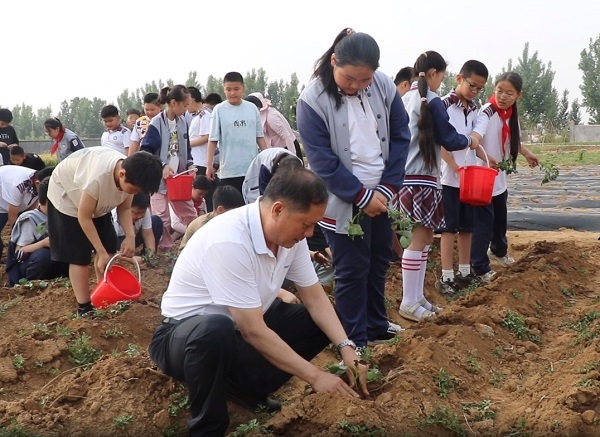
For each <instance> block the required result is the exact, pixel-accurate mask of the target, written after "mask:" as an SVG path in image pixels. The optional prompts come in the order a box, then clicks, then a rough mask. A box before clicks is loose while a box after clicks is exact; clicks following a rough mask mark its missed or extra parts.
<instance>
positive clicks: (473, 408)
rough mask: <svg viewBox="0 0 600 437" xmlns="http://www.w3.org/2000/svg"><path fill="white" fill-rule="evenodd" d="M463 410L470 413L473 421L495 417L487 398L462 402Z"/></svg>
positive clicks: (490, 402)
mask: <svg viewBox="0 0 600 437" xmlns="http://www.w3.org/2000/svg"><path fill="white" fill-rule="evenodd" d="M463 412H464V413H471V417H472V418H473V420H474V421H475V422H480V421H482V420H490V419H491V420H494V419H495V418H496V412H495V411H494V410H493V409H492V401H490V400H489V399H486V400H483V401H481V402H463Z"/></svg>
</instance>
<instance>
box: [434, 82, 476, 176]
mask: <svg viewBox="0 0 600 437" xmlns="http://www.w3.org/2000/svg"><path fill="white" fill-rule="evenodd" d="M442 102H443V103H444V106H446V111H447V112H448V118H449V121H450V124H451V125H452V126H454V129H456V132H458V133H459V134H463V135H469V134H470V133H471V132H472V131H473V130H475V129H476V128H477V127H476V124H477V120H478V118H477V116H478V112H477V107H476V106H475V104H471V105H469V107H468V108H465V107H464V106H463V104H462V102H461V100H460V98H459V97H458V95H457V94H456V93H455V91H454V90H452V91H451V92H450V93H448V94H446V95H445V96H444V97H442ZM442 145H443V144H442ZM450 153H451V154H452V157H453V158H454V161H455V162H456V164H457V165H458V166H459V167H462V166H464V165H475V164H477V159H476V157H475V156H476V155H475V153H474V152H472V151H471V149H469V148H468V147H467V148H466V149H463V150H455V151H452V152H450ZM467 153H468V155H467ZM440 170H441V178H440V182H441V184H442V185H447V186H450V187H455V188H458V187H459V186H460V176H459V174H458V173H457V172H456V171H454V169H452V168H450V166H449V165H448V164H446V161H444V160H443V159H442V164H441V166H440Z"/></svg>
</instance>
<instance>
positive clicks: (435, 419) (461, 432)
mask: <svg viewBox="0 0 600 437" xmlns="http://www.w3.org/2000/svg"><path fill="white" fill-rule="evenodd" d="M422 425H424V426H434V425H437V426H441V427H442V428H445V429H447V430H448V431H452V432H453V433H454V434H456V435H457V436H459V437H466V435H467V432H466V431H465V429H464V428H463V427H462V425H461V424H460V418H459V417H458V415H457V414H456V413H454V412H453V411H451V410H449V409H447V408H446V407H444V406H441V405H439V406H437V407H436V408H435V410H434V411H433V412H432V413H431V414H430V415H429V416H427V417H426V418H425V419H423V421H422Z"/></svg>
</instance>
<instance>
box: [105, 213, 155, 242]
mask: <svg viewBox="0 0 600 437" xmlns="http://www.w3.org/2000/svg"><path fill="white" fill-rule="evenodd" d="M112 217H113V226H114V227H115V232H116V233H117V237H124V236H125V231H124V230H123V227H122V226H121V223H119V215H118V214H117V208H115V209H113V210H112ZM140 229H152V214H151V213H150V209H147V210H146V214H144V217H142V218H141V219H139V220H137V221H135V222H133V231H134V232H135V233H136V234H137V233H138V232H139V231H140Z"/></svg>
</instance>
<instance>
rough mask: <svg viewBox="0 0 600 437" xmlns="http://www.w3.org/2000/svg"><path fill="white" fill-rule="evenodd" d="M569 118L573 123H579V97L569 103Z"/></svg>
mask: <svg viewBox="0 0 600 437" xmlns="http://www.w3.org/2000/svg"><path fill="white" fill-rule="evenodd" d="M569 120H571V121H572V122H573V123H575V124H581V106H580V105H579V99H575V100H573V102H572V103H571V111H569Z"/></svg>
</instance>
